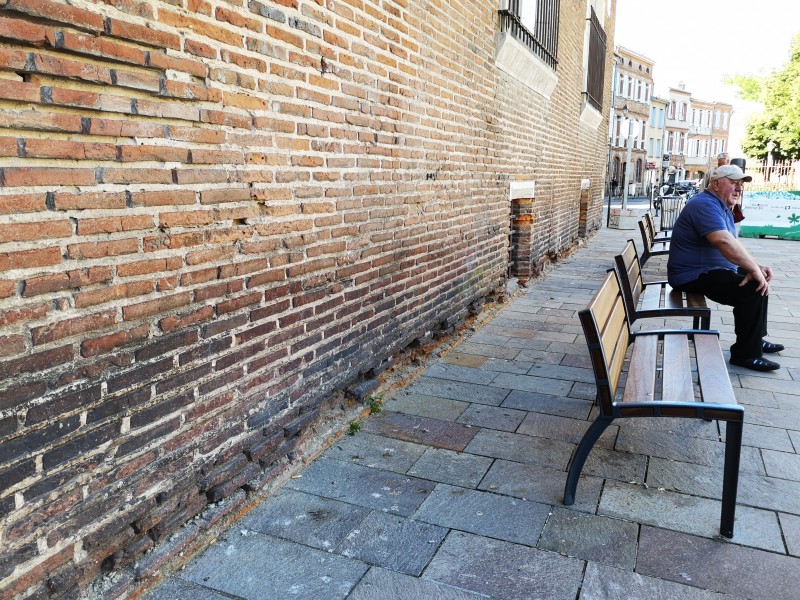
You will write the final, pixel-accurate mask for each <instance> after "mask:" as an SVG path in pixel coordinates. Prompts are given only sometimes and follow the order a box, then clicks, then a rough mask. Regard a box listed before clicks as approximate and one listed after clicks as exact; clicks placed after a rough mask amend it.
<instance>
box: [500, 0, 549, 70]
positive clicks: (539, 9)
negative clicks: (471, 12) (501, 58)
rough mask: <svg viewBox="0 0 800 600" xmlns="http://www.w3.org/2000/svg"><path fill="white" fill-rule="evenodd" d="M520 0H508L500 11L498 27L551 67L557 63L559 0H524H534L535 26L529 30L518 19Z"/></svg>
mask: <svg viewBox="0 0 800 600" xmlns="http://www.w3.org/2000/svg"><path fill="white" fill-rule="evenodd" d="M520 1H521V0H508V8H507V9H504V10H501V11H500V28H501V30H502V31H505V32H508V33H509V34H510V35H512V36H514V38H515V39H517V40H518V41H519V42H521V43H522V44H525V45H526V46H527V47H528V48H529V49H530V51H531V52H533V53H534V54H535V55H536V56H538V57H539V58H541V59H542V60H543V61H544V62H546V63H547V64H548V65H549V66H550V67H551V68H552V69H555V68H556V65H557V64H558V11H559V2H560V0H526V1H528V2H536V3H537V5H536V26H535V27H534V31H530V30H529V29H528V28H527V27H525V26H524V25H523V24H522V21H520V18H519V15H520V11H519V5H520Z"/></svg>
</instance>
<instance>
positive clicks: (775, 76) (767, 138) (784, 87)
mask: <svg viewBox="0 0 800 600" xmlns="http://www.w3.org/2000/svg"><path fill="white" fill-rule="evenodd" d="M726 81H727V82H728V83H732V84H734V85H736V86H738V87H739V95H740V97H742V98H744V99H746V100H758V101H759V102H761V103H763V105H764V110H763V111H762V112H761V113H760V114H758V115H755V116H754V117H752V118H751V119H750V121H749V122H748V123H747V126H746V130H745V131H746V132H745V138H744V140H743V141H742V150H744V151H745V153H746V154H747V155H748V156H752V157H754V158H762V159H763V158H766V156H767V153H768V150H767V144H768V143H769V142H772V143H773V146H774V148H773V150H772V156H773V158H775V159H777V160H783V159H800V34H797V35H796V36H795V38H794V40H793V41H792V46H791V49H790V52H789V62H787V63H786V65H785V66H784V67H783V68H782V69H779V70H777V71H774V72H772V73H771V74H770V75H767V76H766V77H763V78H759V77H752V76H746V75H735V76H733V77H727V78H726Z"/></svg>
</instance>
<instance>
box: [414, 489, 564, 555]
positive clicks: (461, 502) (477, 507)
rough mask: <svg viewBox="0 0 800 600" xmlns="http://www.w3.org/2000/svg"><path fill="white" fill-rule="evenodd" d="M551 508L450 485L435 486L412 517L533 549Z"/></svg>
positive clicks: (545, 505)
mask: <svg viewBox="0 0 800 600" xmlns="http://www.w3.org/2000/svg"><path fill="white" fill-rule="evenodd" d="M549 515H550V506H549V505H547V504H540V503H537V502H528V501H526V500H520V499H515V498H510V497H508V496H501V495H499V494H495V493H490V492H479V491H476V490H470V489H466V488H460V487H455V486H450V485H437V486H436V489H435V490H433V493H432V494H431V495H430V496H428V497H427V498H426V499H425V502H423V503H422V506H420V507H419V510H417V512H416V513H414V515H413V517H414V518H415V519H418V520H420V521H426V522H428V523H435V524H437V525H441V526H442V527H449V528H450V529H457V530H459V531H466V532H469V533H474V534H477V535H483V536H486V537H490V538H495V539H499V540H505V541H507V542H515V543H518V544H525V545H527V546H535V545H536V542H537V540H538V539H539V536H540V534H541V532H542V528H543V527H544V524H545V522H546V521H547V518H548V516H549Z"/></svg>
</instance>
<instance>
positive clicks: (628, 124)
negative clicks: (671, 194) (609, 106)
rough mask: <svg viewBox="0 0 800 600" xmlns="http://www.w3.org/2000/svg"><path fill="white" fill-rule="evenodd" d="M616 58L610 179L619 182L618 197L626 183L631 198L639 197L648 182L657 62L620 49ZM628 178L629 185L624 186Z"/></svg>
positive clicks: (611, 119)
mask: <svg viewBox="0 0 800 600" xmlns="http://www.w3.org/2000/svg"><path fill="white" fill-rule="evenodd" d="M614 59H615V63H614V64H615V69H614V100H613V110H612V114H611V118H610V119H609V122H610V129H609V139H610V147H611V152H610V165H609V173H610V176H609V180H610V181H612V182H613V181H617V182H618V189H617V195H622V186H623V185H625V184H627V186H628V194H629V195H631V196H633V195H640V194H642V193H644V191H645V185H646V183H647V180H648V178H647V176H646V173H647V162H648V161H647V149H646V147H645V145H646V140H647V139H648V135H649V134H648V121H649V119H650V106H651V99H652V94H653V65H654V63H653V61H652V60H650V59H648V58H647V57H645V56H642V55H641V54H638V53H636V52H634V51H632V50H629V49H627V48H623V47H621V46H618V47H617V48H616V51H615V55H614ZM629 150H630V153H629ZM629 154H630V165H628V155H629ZM626 168H627V171H626ZM626 172H627V176H626ZM626 178H627V182H626V183H623V182H625V181H626Z"/></svg>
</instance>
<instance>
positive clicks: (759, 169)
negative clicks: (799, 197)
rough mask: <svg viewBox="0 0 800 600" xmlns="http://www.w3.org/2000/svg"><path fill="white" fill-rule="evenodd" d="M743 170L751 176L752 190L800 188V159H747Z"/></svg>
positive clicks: (749, 187)
mask: <svg viewBox="0 0 800 600" xmlns="http://www.w3.org/2000/svg"><path fill="white" fill-rule="evenodd" d="M745 171H746V172H747V174H748V175H750V176H751V177H752V178H753V181H752V183H748V184H747V189H748V190H752V191H781V190H800V161H791V160H785V161H774V162H773V161H755V160H748V161H747V163H746V166H745Z"/></svg>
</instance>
